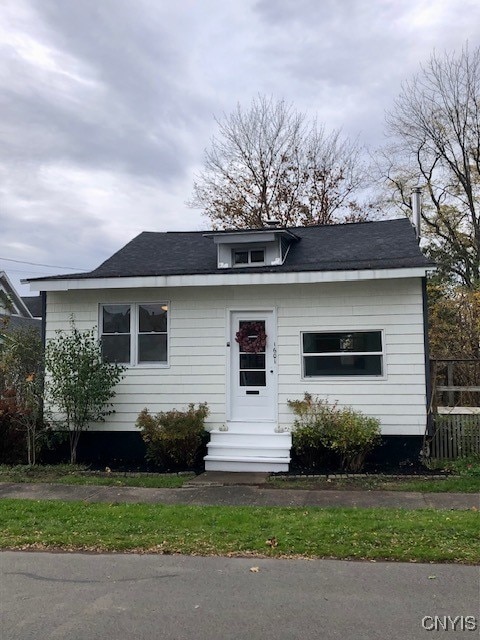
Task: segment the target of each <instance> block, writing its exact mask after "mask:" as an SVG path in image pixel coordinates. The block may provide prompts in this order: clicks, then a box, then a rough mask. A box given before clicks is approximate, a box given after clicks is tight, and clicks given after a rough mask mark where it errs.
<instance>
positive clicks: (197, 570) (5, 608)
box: [0, 551, 480, 640]
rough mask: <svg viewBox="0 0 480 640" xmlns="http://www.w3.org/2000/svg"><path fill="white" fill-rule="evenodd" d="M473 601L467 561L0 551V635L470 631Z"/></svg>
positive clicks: (129, 637)
mask: <svg viewBox="0 0 480 640" xmlns="http://www.w3.org/2000/svg"><path fill="white" fill-rule="evenodd" d="M252 568H253V569H254V571H252V570H251V569H252ZM479 605H480V568H479V567H473V566H462V565H446V564H443V565H434V564H405V563H381V562H378V563H373V562H345V561H339V560H277V559H255V558H247V559H246V558H203V557H185V556H156V555H133V554H132V555H125V554H111V555H108V554H102V555H94V554H65V553H64V554H60V553H58V554H55V553H43V552H41V553H36V552H10V551H5V552H2V553H0V614H1V634H0V637H1V638H2V640H56V639H62V640H96V639H99V640H100V639H101V640H147V639H148V640H153V639H162V640H163V639H166V640H170V639H171V640H184V639H185V640H187V639H188V640H217V639H218V640H229V639H243V638H245V639H248V640H257V639H258V640H273V639H275V640H290V639H292V640H293V639H295V640H297V639H300V638H302V639H306V640H314V639H316V638H319V639H322V640H333V639H342V640H354V639H355V640H358V639H368V640H397V639H398V640H400V639H401V640H416V639H417V638H419V639H420V638H424V639H425V640H427V639H428V638H429V637H432V636H433V637H438V636H439V635H440V636H444V634H445V630H439V631H438V632H435V630H434V629H432V630H430V631H428V630H427V629H426V628H424V627H427V628H430V627H432V625H433V624H434V620H435V616H438V618H439V619H440V620H441V621H442V622H443V623H445V619H446V617H448V616H450V618H451V619H455V618H457V617H458V618H457V623H456V625H457V626H456V629H457V630H456V631H453V632H452V633H453V637H459V636H461V637H465V638H469V637H472V638H474V637H478V627H477V630H476V631H475V630H473V629H471V630H468V629H465V630H464V631H461V630H460V626H461V617H462V616H463V617H464V618H466V617H467V616H470V624H469V625H468V624H467V625H465V624H464V625H463V626H464V628H465V626H469V627H473V626H476V625H477V621H478V620H479V609H480V606H479ZM472 619H473V620H474V621H475V624H474V623H473V622H472ZM422 620H423V623H422ZM451 624H452V623H449V622H448V620H447V626H448V625H450V627H451ZM448 630H449V631H450V630H451V629H448ZM447 637H451V636H450V634H449V635H448V636H447Z"/></svg>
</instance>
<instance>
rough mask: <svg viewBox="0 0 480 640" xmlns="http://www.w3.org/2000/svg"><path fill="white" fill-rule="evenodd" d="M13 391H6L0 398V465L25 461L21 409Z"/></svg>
mask: <svg viewBox="0 0 480 640" xmlns="http://www.w3.org/2000/svg"><path fill="white" fill-rule="evenodd" d="M15 395H16V394H15V391H14V390H6V391H4V392H3V396H1V397H0V464H18V463H20V462H24V461H25V435H24V432H23V429H22V428H21V426H20V425H21V420H22V417H23V414H22V409H21V407H20V406H19V405H18V404H17V401H16V397H15Z"/></svg>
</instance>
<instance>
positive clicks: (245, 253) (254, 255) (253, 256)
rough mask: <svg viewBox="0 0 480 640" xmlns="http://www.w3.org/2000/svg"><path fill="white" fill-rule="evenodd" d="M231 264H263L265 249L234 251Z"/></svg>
mask: <svg viewBox="0 0 480 640" xmlns="http://www.w3.org/2000/svg"><path fill="white" fill-rule="evenodd" d="M233 264H234V265H235V266H243V265H248V264H265V249H235V250H234V251H233Z"/></svg>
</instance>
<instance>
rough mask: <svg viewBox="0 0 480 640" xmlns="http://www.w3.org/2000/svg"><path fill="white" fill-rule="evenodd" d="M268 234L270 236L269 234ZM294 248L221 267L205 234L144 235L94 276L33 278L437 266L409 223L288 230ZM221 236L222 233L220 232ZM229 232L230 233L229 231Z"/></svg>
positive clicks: (378, 223)
mask: <svg viewBox="0 0 480 640" xmlns="http://www.w3.org/2000/svg"><path fill="white" fill-rule="evenodd" d="M265 231H269V230H268V229H266V230H265ZM289 231H291V232H292V233H294V234H295V236H296V237H297V238H298V241H295V242H293V243H292V245H291V247H290V251H289V253H288V255H287V258H286V260H285V262H284V264H283V265H278V266H255V267H246V268H241V269H239V268H235V269H218V268H217V247H216V245H215V243H214V242H213V240H212V238H208V237H205V235H204V234H205V233H212V232H205V231H187V232H168V233H157V232H147V231H145V232H143V233H141V234H140V235H139V236H137V237H136V238H134V239H133V240H132V241H131V242H129V243H128V244H127V245H125V246H124V247H123V248H122V249H120V251H117V253H115V254H114V255H113V256H112V257H111V258H109V259H108V260H106V261H105V262H104V263H103V264H101V265H100V266H99V267H97V268H96V269H94V270H93V271H91V272H89V273H80V274H69V275H64V276H51V277H48V278H32V280H55V279H77V278H120V277H128V276H157V275H193V274H210V273H229V272H230V273H231V272H235V273H239V272H244V273H262V272H279V273H282V272H292V271H297V272H300V271H344V270H348V271H351V270H359V269H398V268H402V267H427V266H432V263H431V262H430V261H428V260H427V259H426V258H425V256H424V255H423V254H422V252H421V251H420V249H419V246H418V242H417V239H416V236H415V231H414V229H413V227H412V225H411V223H410V222H409V220H407V219H406V218H404V219H401V220H385V221H381V222H362V223H354V224H337V225H322V226H312V227H295V228H289ZM219 233H222V232H219ZM225 233H228V232H225Z"/></svg>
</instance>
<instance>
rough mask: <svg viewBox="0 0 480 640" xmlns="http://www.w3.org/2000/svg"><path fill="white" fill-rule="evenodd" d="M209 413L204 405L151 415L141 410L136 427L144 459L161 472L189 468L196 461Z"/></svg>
mask: <svg viewBox="0 0 480 640" xmlns="http://www.w3.org/2000/svg"><path fill="white" fill-rule="evenodd" d="M208 413H209V410H208V407H207V403H206V402H204V403H202V404H199V405H198V408H195V405H194V404H189V405H188V409H187V410H186V411H178V410H177V409H173V410H172V411H165V412H163V411H162V412H160V413H157V415H155V416H153V415H151V414H150V412H149V411H148V409H144V410H143V411H141V413H140V414H139V416H138V418H137V422H136V426H137V428H138V429H140V430H141V432H142V438H143V441H144V442H145V444H146V445H147V453H146V458H147V460H148V461H149V462H151V463H153V464H154V465H155V466H157V467H161V468H162V469H164V470H177V469H182V470H185V469H192V468H194V467H195V466H196V465H197V464H198V462H199V456H200V452H201V449H202V444H203V441H204V435H205V426H204V424H205V418H206V417H207V416H208Z"/></svg>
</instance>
